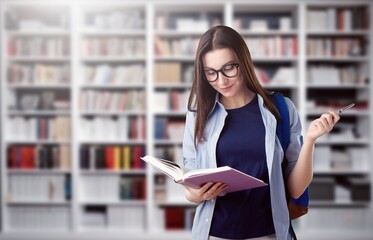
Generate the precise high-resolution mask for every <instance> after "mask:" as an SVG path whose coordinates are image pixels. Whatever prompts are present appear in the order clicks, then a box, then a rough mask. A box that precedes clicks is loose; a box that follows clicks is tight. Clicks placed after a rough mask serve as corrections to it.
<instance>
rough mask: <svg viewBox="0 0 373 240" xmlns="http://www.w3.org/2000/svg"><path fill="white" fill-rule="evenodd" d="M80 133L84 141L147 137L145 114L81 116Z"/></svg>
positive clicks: (143, 138) (141, 138) (140, 138)
mask: <svg viewBox="0 0 373 240" xmlns="http://www.w3.org/2000/svg"><path fill="white" fill-rule="evenodd" d="M79 126H80V128H79V135H80V140H82V141H128V140H145V139H146V122H145V117H144V116H137V117H125V116H121V117H118V118H112V117H99V116H98V117H94V118H81V120H80V125H79Z"/></svg>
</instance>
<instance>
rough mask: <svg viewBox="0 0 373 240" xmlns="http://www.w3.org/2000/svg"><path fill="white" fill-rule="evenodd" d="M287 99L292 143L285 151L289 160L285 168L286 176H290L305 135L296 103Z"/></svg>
mask: <svg viewBox="0 0 373 240" xmlns="http://www.w3.org/2000/svg"><path fill="white" fill-rule="evenodd" d="M285 101H286V104H287V106H288V110H289V121H290V123H289V124H290V143H289V147H288V149H287V151H286V153H285V156H286V159H287V161H288V164H287V166H286V168H285V176H288V175H289V173H290V172H291V171H292V170H293V168H294V166H295V164H296V163H297V160H298V157H299V153H300V150H301V147H302V145H303V136H302V124H301V121H300V118H299V115H298V111H297V109H296V107H295V105H294V103H293V102H292V101H291V100H290V99H289V98H285Z"/></svg>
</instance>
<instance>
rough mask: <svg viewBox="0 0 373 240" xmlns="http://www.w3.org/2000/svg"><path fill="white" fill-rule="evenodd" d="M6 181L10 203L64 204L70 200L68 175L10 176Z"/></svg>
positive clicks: (69, 179)
mask: <svg viewBox="0 0 373 240" xmlns="http://www.w3.org/2000/svg"><path fill="white" fill-rule="evenodd" d="M8 181H9V184H8V186H9V189H8V193H9V200H10V201H11V202H17V201H36V202H56V201H57V202H64V201H66V200H70V199H71V178H70V176H69V175H55V174H40V175H35V174H12V175H10V176H9V178H8Z"/></svg>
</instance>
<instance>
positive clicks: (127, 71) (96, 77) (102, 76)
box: [83, 64, 146, 86]
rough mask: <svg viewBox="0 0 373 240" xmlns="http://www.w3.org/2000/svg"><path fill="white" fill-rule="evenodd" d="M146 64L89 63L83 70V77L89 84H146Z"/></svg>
mask: <svg viewBox="0 0 373 240" xmlns="http://www.w3.org/2000/svg"><path fill="white" fill-rule="evenodd" d="M145 72H146V71H145V66H144V65H143V64H130V65H117V66H112V65H109V64H101V65H96V66H92V65H87V66H85V67H84V70H83V74H84V76H83V79H84V80H85V83H87V84H98V85H121V86H126V85H130V84H144V83H145Z"/></svg>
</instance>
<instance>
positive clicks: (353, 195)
mask: <svg viewBox="0 0 373 240" xmlns="http://www.w3.org/2000/svg"><path fill="white" fill-rule="evenodd" d="M370 192H371V190H370V181H369V179H368V178H367V177H356V176H355V177H352V176H351V177H336V178H334V177H332V176H317V177H315V178H313V180H312V182H311V184H310V186H309V194H310V200H311V201H312V200H319V201H320V200H322V201H330V202H334V201H337V202H345V203H353V202H368V201H370V199H371V196H370Z"/></svg>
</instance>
